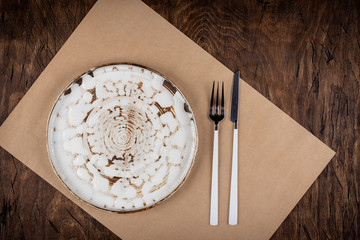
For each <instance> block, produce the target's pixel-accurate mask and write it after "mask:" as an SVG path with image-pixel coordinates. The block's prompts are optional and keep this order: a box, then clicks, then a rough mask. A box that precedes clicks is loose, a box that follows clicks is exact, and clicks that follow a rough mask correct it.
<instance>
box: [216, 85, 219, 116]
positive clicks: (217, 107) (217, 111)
mask: <svg viewBox="0 0 360 240" xmlns="http://www.w3.org/2000/svg"><path fill="white" fill-rule="evenodd" d="M215 114H216V115H218V114H219V82H218V83H217V90H216V104H215Z"/></svg>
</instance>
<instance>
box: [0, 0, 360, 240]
mask: <svg viewBox="0 0 360 240" xmlns="http://www.w3.org/2000/svg"><path fill="white" fill-rule="evenodd" d="M145 2H146V4H148V5H149V6H150V7H151V8H153V9H154V10H155V11H156V12H158V13H159V14H160V15H162V16H163V17H164V18H165V19H166V20H168V21H169V22H170V23H171V24H173V25H174V26H175V27H176V28H178V29H179V30H180V31H182V32H183V33H184V34H186V35H187V36H188V37H189V38H191V39H192V40H193V41H195V42H196V43H197V44H198V45H200V46H201V47H203V48H204V49H205V50H206V51H208V52H209V53H210V54H212V55H213V56H215V57H216V58H217V59H218V60H219V61H221V62H222V63H223V64H224V65H226V66H228V67H229V68H230V69H231V70H234V71H235V70H237V69H240V70H241V73H242V77H243V78H244V79H245V80H246V81H247V82H248V83H249V84H250V85H251V86H253V87H254V88H255V89H256V90H258V91H259V92H260V93H262V94H263V95H264V96H266V97H267V98H268V99H269V100H271V101H272V102H273V103H275V104H276V105H277V106H279V107H280V108H281V109H282V110H283V111H285V112H286V113H287V114H288V115H290V116H291V117H292V118H294V119H295V120H296V121H297V122H299V123H300V124H301V125H302V126H304V127H305V128H306V129H308V130H309V131H311V132H312V133H313V134H314V135H315V136H316V137H318V138H319V139H320V140H322V141H323V142H325V143H326V144H327V145H329V146H330V147H331V148H332V149H334V150H335V151H336V152H337V153H336V156H335V158H334V159H333V160H332V161H331V162H330V164H329V165H328V166H327V167H326V168H325V170H324V171H323V172H322V173H321V175H320V176H319V178H318V179H317V180H316V182H315V183H314V184H313V185H312V187H311V188H310V189H309V190H308V191H307V193H306V194H305V195H304V197H303V198H302V199H301V201H300V202H299V203H298V204H297V206H296V207H295V208H294V209H293V211H292V212H291V213H290V215H289V216H288V217H287V218H286V220H285V221H284V222H283V224H282V225H281V226H280V228H279V229H278V230H277V231H276V233H275V234H274V235H273V237H272V239H360V210H359V209H360V204H359V203H360V189H359V183H360V166H359V161H360V148H359V146H360V143H359V141H360V138H359V137H360V136H359V134H360V130H359V125H360V100H359V97H358V95H359V93H360V89H359V80H360V69H359V68H360V36H359V35H360V34H359V29H360V3H359V1H356V0H348V1H342V0H334V1H311V0H303V1H300V0H296V1H286V0H281V1H280V0H257V1H256V0H242V1H233V0H231V1H220V0H216V1H204V0H196V1H172V0H171V1H170V0H169V1H162V0H146V1H145ZM94 3H95V1H94V0H81V1H71V0H66V1H60V0H56V1H55V0H49V1H45V0H33V1H20V0H18V1H5V0H3V1H1V3H0V11H1V13H0V14H1V20H0V21H1V22H0V57H1V60H0V76H1V80H0V123H2V122H3V121H4V120H5V119H6V117H7V116H8V115H9V114H10V112H11V111H12V110H13V109H14V107H15V106H16V104H17V103H18V102H19V101H20V99H21V98H22V96H23V95H24V94H25V93H26V91H27V90H28V89H29V88H30V86H31V85H32V84H33V83H34V81H35V80H36V78H37V77H38V76H39V74H40V73H41V72H42V71H43V69H44V68H45V67H46V65H47V64H48V63H49V61H50V60H51V59H52V58H53V56H54V55H55V54H56V52H57V51H58V50H59V49H60V47H61V46H62V45H63V44H64V42H65V41H66V39H67V38H68V37H69V36H70V34H71V33H72V31H73V30H74V29H75V28H76V26H77V25H78V24H79V23H80V21H81V19H82V18H83V17H84V16H85V15H86V13H87V12H88V11H89V10H90V8H91V7H92V5H93V4H94ZM19 147H21V146H19ZM0 169H1V171H0V182H1V184H0V204H1V208H0V220H1V222H0V236H1V239H118V238H117V237H116V236H115V235H114V234H112V233H111V232H110V231H109V230H107V229H106V228H105V227H104V226H102V225H101V224H100V223H98V222H97V221H96V220H94V219H93V218H92V217H91V216H89V215H88V214H87V213H86V212H84V211H83V210H81V209H80V208H79V207H77V206H76V205H75V204H73V203H72V202H71V201H70V200H68V199H66V198H65V197H64V196H63V195H62V194H60V193H59V192H58V191H56V190H55V189H54V188H53V187H51V186H50V185H49V184H47V183H46V182H45V181H43V180H42V179H41V178H40V177H38V176H37V175H36V174H35V173H33V172H32V171H30V170H29V169H28V168H27V167H25V166H24V165H23V164H22V163H20V162H19V161H18V160H16V159H14V158H13V157H12V156H11V155H10V154H8V153H7V152H6V151H4V150H3V149H1V150H0Z"/></svg>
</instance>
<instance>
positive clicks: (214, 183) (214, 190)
mask: <svg viewBox="0 0 360 240" xmlns="http://www.w3.org/2000/svg"><path fill="white" fill-rule="evenodd" d="M218 149H219V130H218V126H215V131H214V147H213V159H212V176H211V202H210V225H212V226H215V225H218V207H219V205H218V174H219V171H218V164H219V161H218V158H219V151H218Z"/></svg>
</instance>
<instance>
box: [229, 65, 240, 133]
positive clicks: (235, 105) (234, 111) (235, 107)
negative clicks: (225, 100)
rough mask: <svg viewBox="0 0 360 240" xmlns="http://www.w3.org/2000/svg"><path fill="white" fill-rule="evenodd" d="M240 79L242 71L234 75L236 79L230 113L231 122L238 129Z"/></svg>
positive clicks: (234, 80)
mask: <svg viewBox="0 0 360 240" xmlns="http://www.w3.org/2000/svg"><path fill="white" fill-rule="evenodd" d="M239 79H240V71H236V72H235V73H234V78H233V88H232V96H231V111H230V120H231V121H232V122H234V123H235V125H236V128H237V124H236V123H237V120H238V111H239Z"/></svg>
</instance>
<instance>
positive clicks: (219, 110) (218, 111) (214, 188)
mask: <svg viewBox="0 0 360 240" xmlns="http://www.w3.org/2000/svg"><path fill="white" fill-rule="evenodd" d="M214 88H215V81H214V82H213V87H212V92H211V100H210V108H209V117H210V119H211V120H212V121H214V122H215V130H214V147H213V159H212V176H211V202H210V225H212V226H215V225H218V207H219V204H218V199H219V197H218V175H219V170H218V165H219V161H218V158H219V127H218V124H219V122H220V121H221V120H223V118H224V116H225V114H224V113H225V110H224V82H222V94H221V95H222V96H221V106H220V105H219V82H218V84H217V91H216V102H215V106H214ZM214 110H215V113H214Z"/></svg>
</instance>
